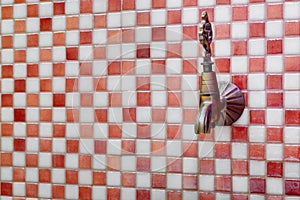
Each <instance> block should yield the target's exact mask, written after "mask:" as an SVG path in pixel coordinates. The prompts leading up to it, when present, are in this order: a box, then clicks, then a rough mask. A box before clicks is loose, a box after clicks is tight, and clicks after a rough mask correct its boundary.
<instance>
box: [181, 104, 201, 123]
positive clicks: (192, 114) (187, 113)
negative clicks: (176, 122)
mask: <svg viewBox="0 0 300 200" xmlns="http://www.w3.org/2000/svg"><path fill="white" fill-rule="evenodd" d="M197 113H198V110H197V109H189V108H185V109H183V123H186V124H194V123H195V119H196V116H197Z"/></svg>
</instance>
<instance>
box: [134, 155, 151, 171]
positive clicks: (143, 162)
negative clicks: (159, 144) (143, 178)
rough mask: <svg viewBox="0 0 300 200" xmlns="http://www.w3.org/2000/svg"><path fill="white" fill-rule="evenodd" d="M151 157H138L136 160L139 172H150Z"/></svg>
mask: <svg viewBox="0 0 300 200" xmlns="http://www.w3.org/2000/svg"><path fill="white" fill-rule="evenodd" d="M150 161H151V160H150V158H148V157H137V160H136V170H137V171H139V172H141V171H142V172H149V171H150Z"/></svg>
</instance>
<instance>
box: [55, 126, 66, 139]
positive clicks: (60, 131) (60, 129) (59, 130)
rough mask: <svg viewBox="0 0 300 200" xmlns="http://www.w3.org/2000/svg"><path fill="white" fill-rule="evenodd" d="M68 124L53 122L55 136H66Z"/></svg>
mask: <svg viewBox="0 0 300 200" xmlns="http://www.w3.org/2000/svg"><path fill="white" fill-rule="evenodd" d="M65 136H66V125H65V124H53V137H65Z"/></svg>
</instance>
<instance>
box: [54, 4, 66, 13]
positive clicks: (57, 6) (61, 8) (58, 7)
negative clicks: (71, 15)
mask: <svg viewBox="0 0 300 200" xmlns="http://www.w3.org/2000/svg"><path fill="white" fill-rule="evenodd" d="M53 14H54V15H63V14H65V2H54V3H53Z"/></svg>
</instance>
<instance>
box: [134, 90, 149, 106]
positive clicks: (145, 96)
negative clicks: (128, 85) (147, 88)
mask: <svg viewBox="0 0 300 200" xmlns="http://www.w3.org/2000/svg"><path fill="white" fill-rule="evenodd" d="M150 105H151V93H150V92H137V106H150Z"/></svg>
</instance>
